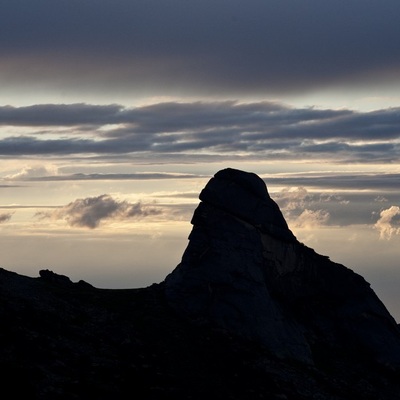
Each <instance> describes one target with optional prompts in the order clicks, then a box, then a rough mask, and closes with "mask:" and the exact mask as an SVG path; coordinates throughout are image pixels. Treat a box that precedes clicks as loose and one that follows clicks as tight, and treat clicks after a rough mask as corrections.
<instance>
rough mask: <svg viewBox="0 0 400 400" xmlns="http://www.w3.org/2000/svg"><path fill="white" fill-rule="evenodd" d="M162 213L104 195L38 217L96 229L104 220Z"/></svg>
mask: <svg viewBox="0 0 400 400" xmlns="http://www.w3.org/2000/svg"><path fill="white" fill-rule="evenodd" d="M161 213H162V210H161V209H160V208H159V207H155V206H153V205H145V204H142V203H141V202H137V203H130V202H128V201H125V200H118V199H114V198H113V197H111V196H110V195H108V194H103V195H101V196H97V197H87V198H84V199H77V200H75V201H73V202H71V203H69V204H67V205H66V206H64V207H61V208H58V209H56V210H54V211H52V212H50V213H49V212H47V213H43V212H40V213H37V216H38V217H40V218H52V219H55V220H58V219H62V220H65V221H67V223H68V224H69V225H70V226H73V227H81V228H90V229H94V228H97V227H98V226H99V225H100V223H101V222H102V221H104V220H126V219H130V218H145V217H148V216H150V215H159V214H161Z"/></svg>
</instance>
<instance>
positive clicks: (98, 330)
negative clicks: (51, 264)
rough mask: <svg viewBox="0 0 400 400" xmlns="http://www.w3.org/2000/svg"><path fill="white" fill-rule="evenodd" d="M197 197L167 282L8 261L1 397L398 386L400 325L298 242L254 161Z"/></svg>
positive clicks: (1, 298) (365, 399) (1, 279)
mask: <svg viewBox="0 0 400 400" xmlns="http://www.w3.org/2000/svg"><path fill="white" fill-rule="evenodd" d="M200 200H201V203H200V205H199V207H198V208H197V210H196V212H195V214H194V216H193V219H192V224H193V229H192V232H191V234H190V236H189V244H188V247H187V249H186V251H185V253H184V254H183V257H182V262H181V263H180V264H179V265H178V266H177V267H176V268H175V269H174V270H173V271H172V272H171V273H170V274H169V275H168V276H167V277H166V279H165V280H164V281H163V282H162V283H160V284H154V285H151V286H149V287H147V288H142V289H128V290H113V289H98V288H95V287H93V286H91V285H90V284H89V283H86V282H83V281H80V282H75V283H74V282H71V281H70V279H69V278H68V277H66V276H63V275H58V274H55V273H54V272H52V271H49V270H41V271H40V272H39V276H38V277H36V278H32V277H26V276H21V275H18V274H16V273H14V272H10V271H7V270H5V269H1V268H0V324H1V325H0V383H1V391H2V398H4V399H13V398H24V399H29V400H58V399H60V400H61V399H65V400H74V399H85V400H90V399H96V400H103V399H104V400H105V399H107V400H108V399H112V400H120V399H141V400H148V399H154V400H164V399H171V400H172V399H174V400H183V399H185V400H186V399H187V400H189V399H202V400H203V399H223V400H229V399H232V400H253V399H254V400H255V399H271V400H274V399H276V400H285V399H287V400H311V399H313V400H314V399H315V400H354V399H362V400H396V399H400V330H399V326H398V325H397V324H396V322H395V321H394V319H393V318H392V317H391V315H390V314H389V312H388V311H387V309H386V308H385V306H384V305H383V304H382V302H381V301H380V300H379V299H378V297H377V296H376V294H375V293H374V292H373V290H372V289H371V288H370V285H369V284H368V283H367V282H366V281H365V280H364V279H363V278H362V277H361V276H359V275H357V274H355V273H354V272H353V271H351V270H350V269H348V268H346V267H345V266H343V265H340V264H336V263H334V262H332V261H330V260H329V258H328V257H325V256H322V255H319V254H317V253H315V252H314V250H312V249H310V248H307V247H306V246H305V245H303V244H301V243H299V242H298V241H297V239H296V238H295V236H294V235H293V233H292V232H291V231H290V230H289V228H288V226H287V224H286V221H285V220H284V218H283V216H282V214H281V212H280V210H279V208H278V206H277V205H276V203H274V201H273V200H272V199H271V198H270V197H269V195H268V192H267V188H266V187H265V184H264V182H263V181H262V180H261V179H260V178H258V177H257V176H256V175H254V174H251V173H246V172H243V171H237V170H232V169H226V170H222V171H220V172H218V173H217V174H216V175H215V177H214V178H212V179H211V180H210V182H209V183H208V184H207V186H206V187H205V188H204V190H203V191H202V193H201V194H200Z"/></svg>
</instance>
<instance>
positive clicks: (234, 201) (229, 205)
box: [200, 168, 295, 241]
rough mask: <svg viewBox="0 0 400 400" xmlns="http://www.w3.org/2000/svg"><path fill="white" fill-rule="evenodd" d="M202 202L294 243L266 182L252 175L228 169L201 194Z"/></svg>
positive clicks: (215, 178) (293, 238)
mask: <svg viewBox="0 0 400 400" xmlns="http://www.w3.org/2000/svg"><path fill="white" fill-rule="evenodd" d="M200 200H202V201H203V202H204V203H206V204H208V205H212V206H214V207H215V208H218V209H220V210H222V211H224V212H226V213H229V214H230V215H232V216H235V217H237V218H240V219H242V220H244V221H246V222H247V223H249V224H251V225H253V226H254V227H257V228H258V229H260V231H261V232H265V233H269V234H270V235H272V236H275V237H278V238H279V239H282V240H286V241H294V240H295V236H294V235H293V233H292V232H291V231H290V230H289V228H288V225H287V223H286V221H285V219H284V218H283V215H282V213H281V210H280V209H279V207H278V205H277V204H276V203H275V202H274V201H273V200H272V199H271V197H270V196H269V194H268V190H267V186H266V185H265V183H264V181H263V180H262V179H260V178H259V177H258V176H257V175H256V174H254V173H252V172H244V171H240V170H237V169H232V168H227V169H223V170H221V171H219V172H217V173H216V174H215V176H214V177H213V178H211V179H210V181H209V182H208V183H207V185H206V187H205V188H204V189H203V190H202V191H201V193H200Z"/></svg>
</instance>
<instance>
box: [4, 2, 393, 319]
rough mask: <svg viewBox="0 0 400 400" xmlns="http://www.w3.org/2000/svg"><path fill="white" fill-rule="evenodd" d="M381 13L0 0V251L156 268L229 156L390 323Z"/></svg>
mask: <svg viewBox="0 0 400 400" xmlns="http://www.w3.org/2000/svg"><path fill="white" fill-rule="evenodd" d="M399 15H400V2H399V1H398V0H379V1H375V0H346V1H343V0H335V1H329V0H326V1H321V0H303V1H301V2H300V1H295V0H287V1H282V0H247V1H246V2H244V1H238V0H230V1H226V0H213V1H210V0H201V1H196V0H169V1H165V0H96V1H94V0H84V1H83V0H2V2H1V4H0V88H1V90H0V266H1V267H3V268H5V269H8V270H12V271H15V272H18V273H21V274H25V275H28V276H38V272H39V270H40V269H51V270H52V271H54V272H56V273H60V274H64V275H67V276H69V277H70V278H71V279H72V280H73V281H78V280H81V279H83V280H85V281H87V282H89V283H91V284H92V285H94V286H96V287H103V288H134V287H144V286H148V285H150V284H152V283H157V282H161V281H162V280H163V279H164V278H165V276H166V275H167V274H168V273H170V272H171V271H172V270H173V269H174V268H175V266H176V265H177V264H178V263H179V262H180V259H181V256H182V253H183V251H184V249H185V248H186V246H187V243H188V239H187V238H188V235H189V233H190V231H191V228H192V226H191V224H190V220H191V216H192V214H193V211H194V209H195V208H196V207H197V205H198V203H199V199H198V195H199V193H200V191H201V189H202V188H203V187H204V186H205V184H206V183H207V181H208V180H209V179H210V178H211V177H212V176H213V175H214V174H215V173H216V172H217V171H218V170H220V169H223V168H227V167H232V168H238V169H242V170H245V171H249V172H254V173H256V174H258V175H259V176H260V177H261V178H263V179H264V181H265V183H266V185H267V187H268V192H269V194H270V196H271V197H272V198H273V199H274V200H275V201H276V202H277V203H278V205H279V206H280V208H281V210H282V213H283V215H284V217H285V218H286V220H287V222H288V224H289V227H290V229H291V230H292V231H293V233H294V234H295V235H296V237H297V238H298V240H299V241H301V242H302V243H304V244H306V245H307V246H309V247H312V248H314V249H315V250H316V251H317V252H318V253H320V254H323V255H328V256H329V257H330V258H331V260H333V261H335V262H338V263H341V264H344V265H345V266H347V267H348V268H350V269H352V270H353V271H355V272H357V273H359V274H360V275H362V276H363V277H364V278H365V279H366V280H367V281H368V282H369V283H370V284H371V287H372V288H373V290H374V291H375V292H376V293H377V295H378V296H379V297H380V299H381V300H382V301H383V302H384V304H385V305H386V307H387V308H388V310H389V311H390V312H391V314H392V315H393V316H394V317H395V319H396V320H397V321H400V291H399V288H400V261H399V259H400V193H399V189H400V160H399V155H400V24H399V23H398V16H399ZM338 290H340V288H338Z"/></svg>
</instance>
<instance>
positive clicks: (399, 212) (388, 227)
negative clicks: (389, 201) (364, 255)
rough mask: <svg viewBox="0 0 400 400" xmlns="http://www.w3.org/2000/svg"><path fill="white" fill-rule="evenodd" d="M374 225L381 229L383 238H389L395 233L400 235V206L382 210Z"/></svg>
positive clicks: (380, 233)
mask: <svg viewBox="0 0 400 400" xmlns="http://www.w3.org/2000/svg"><path fill="white" fill-rule="evenodd" d="M374 227H375V229H377V230H378V231H379V237H380V238H381V239H387V240H389V239H391V238H392V237H393V236H394V235H400V207H398V206H391V207H389V208H386V209H385V210H382V211H381V212H380V218H379V219H378V221H377V222H376V224H375V225H374Z"/></svg>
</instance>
